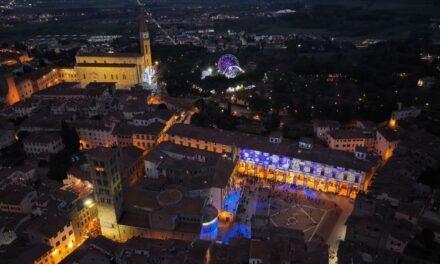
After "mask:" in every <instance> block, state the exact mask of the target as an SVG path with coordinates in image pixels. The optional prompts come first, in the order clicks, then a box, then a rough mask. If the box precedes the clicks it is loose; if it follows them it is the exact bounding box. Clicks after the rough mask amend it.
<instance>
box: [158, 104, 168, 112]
mask: <svg viewBox="0 0 440 264" xmlns="http://www.w3.org/2000/svg"><path fill="white" fill-rule="evenodd" d="M167 109H168V107H167V105H166V104H164V103H162V104H159V105H157V110H167Z"/></svg>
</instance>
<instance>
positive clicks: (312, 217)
mask: <svg viewBox="0 0 440 264" xmlns="http://www.w3.org/2000/svg"><path fill="white" fill-rule="evenodd" d="M326 214H327V210H325V209H320V208H316V207H314V206H310V205H300V204H296V205H288V204H287V203H285V202H282V201H281V202H280V201H278V202H277V204H276V205H274V206H271V212H270V220H271V222H272V224H273V225H274V226H277V227H285V228H291V229H299V230H302V231H303V232H304V237H305V239H306V241H309V240H311V238H312V236H313V235H314V234H315V233H316V230H317V228H318V227H319V225H320V223H321V222H322V221H323V220H324V218H325V216H326Z"/></svg>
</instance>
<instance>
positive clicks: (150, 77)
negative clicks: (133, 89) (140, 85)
mask: <svg viewBox="0 0 440 264" xmlns="http://www.w3.org/2000/svg"><path fill="white" fill-rule="evenodd" d="M142 77H143V80H144V82H145V83H147V84H148V85H149V86H155V84H156V69H154V67H147V68H145V71H144V74H143V76H142Z"/></svg>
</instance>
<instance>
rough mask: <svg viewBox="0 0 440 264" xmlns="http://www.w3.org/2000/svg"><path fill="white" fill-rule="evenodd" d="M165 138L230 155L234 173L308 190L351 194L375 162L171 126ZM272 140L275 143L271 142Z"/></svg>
mask: <svg viewBox="0 0 440 264" xmlns="http://www.w3.org/2000/svg"><path fill="white" fill-rule="evenodd" d="M167 140H169V141H170V142H172V143H174V144H178V145H182V146H188V147H192V148H197V149H202V150H208V151H213V152H217V153H224V154H232V156H233V157H234V159H236V160H237V172H238V173H240V174H243V175H247V176H250V177H258V178H261V179H268V180H273V181H277V182H282V183H287V184H294V185H296V186H300V187H305V188H309V189H313V190H318V191H324V192H331V193H335V194H339V195H343V196H350V197H352V198H354V197H356V195H357V193H358V192H359V191H366V190H367V186H368V182H369V179H370V178H371V176H372V173H373V171H374V169H375V166H376V164H375V163H374V162H372V161H369V160H366V159H361V158H358V157H356V156H355V155H354V154H352V153H349V152H344V151H337V150H332V149H324V148H320V149H318V148H316V149H315V148H313V147H311V148H310V149H307V148H303V147H301V146H300V144H298V143H295V142H292V141H288V140H282V141H281V140H275V141H274V140H267V139H266V138H264V137H259V136H253V135H248V134H242V133H236V132H231V131H227V132H226V131H220V130H213V129H205V128H199V127H194V126H191V125H184V124H175V125H173V126H172V127H171V128H170V129H169V130H168V132H167ZM273 142H277V143H273Z"/></svg>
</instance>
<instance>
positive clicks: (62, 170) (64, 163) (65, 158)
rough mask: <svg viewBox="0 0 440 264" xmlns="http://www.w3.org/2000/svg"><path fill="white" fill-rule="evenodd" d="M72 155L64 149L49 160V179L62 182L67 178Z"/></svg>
mask: <svg viewBox="0 0 440 264" xmlns="http://www.w3.org/2000/svg"><path fill="white" fill-rule="evenodd" d="M70 156H71V155H70V154H69V152H68V150H67V149H64V150H62V151H60V152H58V153H57V154H54V155H51V156H50V159H49V171H48V172H47V177H48V178H50V179H52V180H57V181H61V180H63V179H65V178H66V176H67V170H68V169H69V164H70Z"/></svg>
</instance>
